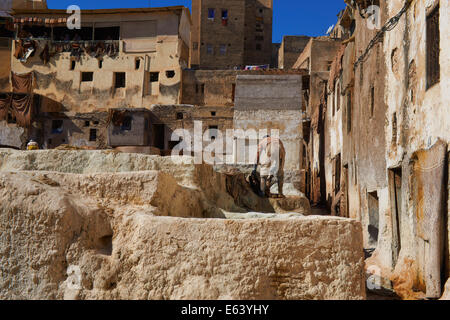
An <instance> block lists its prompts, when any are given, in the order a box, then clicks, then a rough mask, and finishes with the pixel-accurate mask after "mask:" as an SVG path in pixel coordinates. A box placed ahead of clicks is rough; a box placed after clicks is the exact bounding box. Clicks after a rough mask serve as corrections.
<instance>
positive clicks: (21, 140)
mask: <svg viewBox="0 0 450 320" xmlns="http://www.w3.org/2000/svg"><path fill="white" fill-rule="evenodd" d="M27 137H28V136H27V132H26V130H25V129H24V128H21V127H18V126H17V125H15V124H8V123H6V121H0V145H1V146H5V147H14V148H17V149H21V148H22V147H23V146H24V145H25V144H26V139H27Z"/></svg>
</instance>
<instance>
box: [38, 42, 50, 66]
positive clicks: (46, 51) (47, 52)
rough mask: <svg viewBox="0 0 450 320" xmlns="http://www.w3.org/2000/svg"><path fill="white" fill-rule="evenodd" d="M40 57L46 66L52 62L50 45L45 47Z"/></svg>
mask: <svg viewBox="0 0 450 320" xmlns="http://www.w3.org/2000/svg"><path fill="white" fill-rule="evenodd" d="M39 57H40V58H41V60H42V62H43V63H44V64H45V65H46V64H48V62H49V61H50V48H49V46H48V43H47V44H46V45H45V47H44V50H42V52H41V54H40V55H39Z"/></svg>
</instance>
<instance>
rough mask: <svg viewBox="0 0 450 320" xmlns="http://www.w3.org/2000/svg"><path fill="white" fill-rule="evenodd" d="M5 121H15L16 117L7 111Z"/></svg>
mask: <svg viewBox="0 0 450 320" xmlns="http://www.w3.org/2000/svg"><path fill="white" fill-rule="evenodd" d="M7 123H17V120H16V118H15V117H14V116H13V115H12V114H11V112H8V120H7Z"/></svg>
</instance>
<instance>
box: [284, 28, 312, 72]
mask: <svg viewBox="0 0 450 320" xmlns="http://www.w3.org/2000/svg"><path fill="white" fill-rule="evenodd" d="M309 39H310V37H308V36H284V37H283V41H282V42H281V45H280V48H279V51H278V68H280V69H287V70H289V69H291V68H292V67H293V66H294V64H295V63H296V62H297V59H298V57H299V55H300V54H301V53H302V52H303V50H304V49H305V47H306V45H307V44H308V42H309Z"/></svg>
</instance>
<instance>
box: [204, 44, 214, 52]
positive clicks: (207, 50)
mask: <svg viewBox="0 0 450 320" xmlns="http://www.w3.org/2000/svg"><path fill="white" fill-rule="evenodd" d="M206 53H207V54H214V47H213V46H212V45H211V44H207V45H206Z"/></svg>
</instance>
